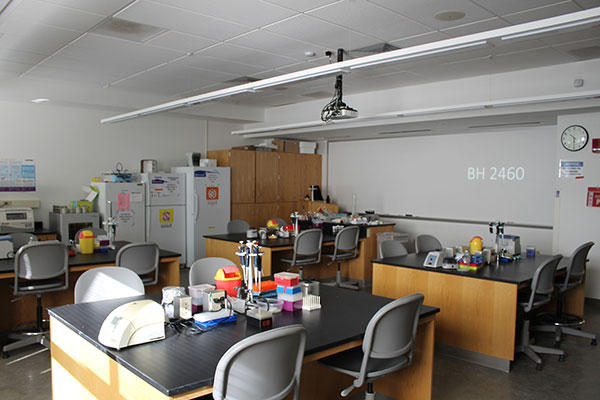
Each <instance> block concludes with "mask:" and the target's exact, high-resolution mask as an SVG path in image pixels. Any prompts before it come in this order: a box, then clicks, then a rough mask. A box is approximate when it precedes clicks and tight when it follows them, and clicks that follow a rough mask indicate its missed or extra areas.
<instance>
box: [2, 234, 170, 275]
mask: <svg viewBox="0 0 600 400" xmlns="http://www.w3.org/2000/svg"><path fill="white" fill-rule="evenodd" d="M126 244H128V242H125V241H118V242H115V246H116V249H115V250H109V251H107V252H102V253H101V252H94V253H93V254H80V253H77V254H76V255H74V256H73V257H69V267H80V266H85V265H97V264H111V263H114V262H115V260H116V258H117V251H119V249H120V248H121V247H123V246H125V245H126ZM180 255H181V254H179V253H175V252H173V251H169V250H163V249H161V250H160V252H159V257H160V258H166V257H179V256H180ZM13 270H14V260H13V259H12V258H9V259H4V260H0V272H12V271H13Z"/></svg>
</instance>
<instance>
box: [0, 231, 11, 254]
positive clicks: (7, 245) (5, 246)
mask: <svg viewBox="0 0 600 400" xmlns="http://www.w3.org/2000/svg"><path fill="white" fill-rule="evenodd" d="M13 252H14V248H13V242H12V237H10V235H7V236H0V260H4V259H7V258H12V257H13Z"/></svg>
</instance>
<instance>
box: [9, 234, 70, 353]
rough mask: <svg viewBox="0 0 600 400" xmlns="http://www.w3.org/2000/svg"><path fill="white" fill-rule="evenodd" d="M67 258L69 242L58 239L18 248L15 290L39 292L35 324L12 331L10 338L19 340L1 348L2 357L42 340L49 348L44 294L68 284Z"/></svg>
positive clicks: (28, 292) (66, 286)
mask: <svg viewBox="0 0 600 400" xmlns="http://www.w3.org/2000/svg"><path fill="white" fill-rule="evenodd" d="M68 260H69V254H68V249H67V246H65V245H64V244H63V243H60V242H58V241H56V240H51V241H46V242H35V243H30V244H26V245H24V246H22V247H21V248H20V249H19V251H17V254H16V255H15V261H14V263H15V264H14V265H15V282H14V286H13V294H14V295H15V296H23V295H30V294H34V295H36V297H37V306H36V326H35V328H34V329H33V330H31V331H30V332H23V333H20V334H9V335H8V337H9V339H16V340H17V341H16V342H14V343H10V344H7V345H6V346H4V347H3V348H2V357H3V358H5V357H8V355H9V352H10V351H12V350H16V349H20V348H22V347H25V346H29V345H31V344H41V345H42V346H44V347H46V348H49V346H50V341H49V336H47V335H48V330H47V329H46V328H45V327H44V320H43V315H42V313H43V309H42V295H43V294H44V293H49V292H55V291H59V290H64V289H67V288H68V287H69V263H68Z"/></svg>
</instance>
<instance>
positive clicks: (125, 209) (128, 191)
mask: <svg viewBox="0 0 600 400" xmlns="http://www.w3.org/2000/svg"><path fill="white" fill-rule="evenodd" d="M90 186H91V187H92V188H95V189H96V190H98V196H97V197H96V199H95V200H94V202H95V209H96V210H98V212H99V213H100V217H101V219H102V221H106V219H107V218H108V217H109V216H110V215H111V214H110V207H109V204H108V202H109V201H110V202H112V215H113V218H114V219H115V221H116V223H117V229H116V236H115V239H114V240H126V241H128V242H143V241H145V240H146V206H145V200H144V199H145V195H146V191H145V188H144V184H143V183H141V182H92V183H91V184H90ZM102 227H103V226H102ZM103 228H104V227H103Z"/></svg>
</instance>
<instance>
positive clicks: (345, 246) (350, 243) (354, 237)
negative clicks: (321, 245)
mask: <svg viewBox="0 0 600 400" xmlns="http://www.w3.org/2000/svg"><path fill="white" fill-rule="evenodd" d="M359 234H360V228H359V227H358V226H356V225H354V226H347V227H345V228H343V229H342V230H341V231H339V232H338V234H337V235H336V236H335V243H334V249H333V260H335V259H336V257H337V256H338V251H340V250H341V251H342V252H343V253H349V252H354V254H355V255H356V254H358V252H357V248H358V236H359Z"/></svg>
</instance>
